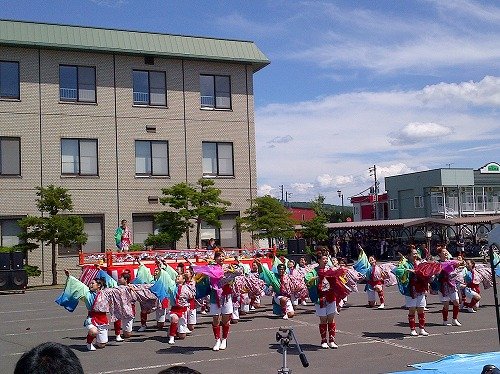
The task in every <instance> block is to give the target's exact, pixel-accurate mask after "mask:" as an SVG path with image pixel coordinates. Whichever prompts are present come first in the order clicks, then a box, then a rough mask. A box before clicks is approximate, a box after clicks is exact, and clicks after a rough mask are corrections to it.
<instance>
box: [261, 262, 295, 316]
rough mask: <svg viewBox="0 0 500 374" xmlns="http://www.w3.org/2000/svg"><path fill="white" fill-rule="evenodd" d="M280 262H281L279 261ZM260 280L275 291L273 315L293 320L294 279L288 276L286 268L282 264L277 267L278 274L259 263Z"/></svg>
mask: <svg viewBox="0 0 500 374" xmlns="http://www.w3.org/2000/svg"><path fill="white" fill-rule="evenodd" d="M278 261H279V260H278ZM258 267H259V273H260V278H261V279H262V280H263V281H264V282H266V285H267V286H268V287H269V288H270V289H272V291H273V313H274V314H277V315H281V316H282V317H283V319H288V318H293V316H294V315H295V311H294V310H293V305H292V301H291V296H292V293H293V285H292V279H291V278H290V276H289V275H288V274H286V266H285V265H284V264H282V263H281V262H280V263H278V265H276V269H277V271H278V274H275V273H274V272H272V271H271V270H269V269H268V268H267V267H266V266H263V265H262V264H261V263H260V262H258Z"/></svg>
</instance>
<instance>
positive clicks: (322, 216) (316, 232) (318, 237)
mask: <svg viewBox="0 0 500 374" xmlns="http://www.w3.org/2000/svg"><path fill="white" fill-rule="evenodd" d="M311 207H312V209H313V210H314V213H315V214H316V216H315V217H314V218H313V219H312V220H310V221H305V222H302V227H303V228H304V230H303V232H304V237H305V238H308V239H314V240H315V241H316V242H317V243H318V244H319V243H324V242H326V241H327V240H328V228H327V227H326V226H325V225H326V224H327V223H328V218H327V217H328V215H329V214H330V211H329V209H328V208H327V207H325V197H324V196H323V195H318V197H317V198H316V199H314V200H312V201H311Z"/></svg>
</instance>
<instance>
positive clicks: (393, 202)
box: [389, 199, 398, 210]
mask: <svg viewBox="0 0 500 374" xmlns="http://www.w3.org/2000/svg"><path fill="white" fill-rule="evenodd" d="M389 209H390V210H397V209H398V199H390V200H389Z"/></svg>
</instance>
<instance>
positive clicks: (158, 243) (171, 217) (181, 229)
mask: <svg viewBox="0 0 500 374" xmlns="http://www.w3.org/2000/svg"><path fill="white" fill-rule="evenodd" d="M155 222H156V227H157V228H158V234H149V235H148V237H147V238H146V240H145V241H144V244H145V245H152V246H154V247H170V246H172V247H174V246H175V243H176V242H177V241H179V240H180V238H182V235H184V233H185V232H186V230H187V229H189V223H188V222H186V221H185V220H183V218H182V217H181V215H180V214H178V213H176V212H161V213H158V214H156V215H155Z"/></svg>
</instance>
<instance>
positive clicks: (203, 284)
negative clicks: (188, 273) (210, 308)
mask: <svg viewBox="0 0 500 374" xmlns="http://www.w3.org/2000/svg"><path fill="white" fill-rule="evenodd" d="M208 295H210V279H209V278H208V277H207V276H201V277H197V278H196V299H202V298H204V297H205V296H208Z"/></svg>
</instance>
